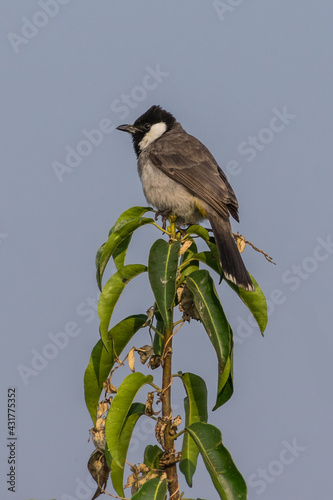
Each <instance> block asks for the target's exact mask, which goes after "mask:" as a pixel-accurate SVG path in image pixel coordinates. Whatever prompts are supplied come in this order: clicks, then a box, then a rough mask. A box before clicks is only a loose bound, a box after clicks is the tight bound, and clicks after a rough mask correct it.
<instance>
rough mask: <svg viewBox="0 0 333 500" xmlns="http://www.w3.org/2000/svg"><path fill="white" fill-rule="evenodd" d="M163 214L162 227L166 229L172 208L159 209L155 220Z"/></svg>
mask: <svg viewBox="0 0 333 500" xmlns="http://www.w3.org/2000/svg"><path fill="white" fill-rule="evenodd" d="M160 215H161V217H162V228H163V229H164V230H165V229H166V221H167V219H168V217H169V216H170V215H171V210H158V211H157V212H156V214H155V220H157V219H158V217H159V216H160Z"/></svg>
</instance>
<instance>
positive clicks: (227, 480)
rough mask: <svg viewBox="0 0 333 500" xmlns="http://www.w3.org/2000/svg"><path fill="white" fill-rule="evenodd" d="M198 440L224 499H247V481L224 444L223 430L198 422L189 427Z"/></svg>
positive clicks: (194, 437) (206, 463)
mask: <svg viewBox="0 0 333 500" xmlns="http://www.w3.org/2000/svg"><path fill="white" fill-rule="evenodd" d="M187 431H188V432H189V433H190V435H191V436H192V438H193V439H194V441H195V442H196V444H197V446H198V448H199V450H200V453H201V456H202V458H203V461H204V463H205V466H206V468H207V470H208V472H209V474H210V477H211V478H212V481H213V484H214V486H215V488H216V491H217V492H218V494H219V496H220V498H221V499H222V500H246V491H247V490H246V484H245V481H244V479H243V477H242V475H241V474H240V472H239V470H238V469H237V467H236V465H235V464H234V462H233V460H232V458H231V455H230V453H229V452H228V450H227V449H226V448H225V447H224V446H223V444H222V435H221V431H220V430H219V429H218V428H217V427H214V426H213V425H211V424H207V423H203V422H197V423H194V424H192V425H190V427H188V428H187Z"/></svg>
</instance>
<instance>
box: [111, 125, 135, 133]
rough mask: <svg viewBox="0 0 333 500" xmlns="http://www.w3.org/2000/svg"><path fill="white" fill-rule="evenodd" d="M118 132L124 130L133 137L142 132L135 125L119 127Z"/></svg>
mask: <svg viewBox="0 0 333 500" xmlns="http://www.w3.org/2000/svg"><path fill="white" fill-rule="evenodd" d="M117 130H122V131H123V132H128V133H129V134H132V135H133V134H136V133H137V132H141V130H140V129H139V128H138V127H135V126H134V125H119V127H117Z"/></svg>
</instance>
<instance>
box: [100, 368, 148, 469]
mask: <svg viewBox="0 0 333 500" xmlns="http://www.w3.org/2000/svg"><path fill="white" fill-rule="evenodd" d="M152 381H153V377H152V376H151V375H147V376H145V375H143V374H142V373H140V372H136V373H131V374H130V375H128V376H127V377H126V378H125V379H124V380H123V382H122V383H121V385H120V386H119V388H118V392H117V394H116V396H115V398H114V400H113V402H112V405H111V408H110V410H109V413H108V416H107V417H106V424H105V436H106V442H107V446H108V448H109V451H110V453H111V456H112V460H113V461H114V462H116V463H117V465H118V466H119V467H121V456H120V454H121V443H120V442H119V440H120V435H121V431H122V429H123V426H124V424H125V421H126V417H127V414H128V412H129V410H130V407H131V405H132V403H133V400H134V398H135V396H136V394H137V393H138V391H139V390H140V389H141V387H142V386H143V385H145V384H149V383H151V382H152Z"/></svg>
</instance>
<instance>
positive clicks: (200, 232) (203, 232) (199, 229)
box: [186, 224, 210, 244]
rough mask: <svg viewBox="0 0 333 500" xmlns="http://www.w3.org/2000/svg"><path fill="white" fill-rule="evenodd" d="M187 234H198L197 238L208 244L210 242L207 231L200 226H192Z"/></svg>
mask: <svg viewBox="0 0 333 500" xmlns="http://www.w3.org/2000/svg"><path fill="white" fill-rule="evenodd" d="M186 232H187V234H196V235H197V236H200V238H202V239H203V240H204V241H205V242H206V243H207V244H208V242H209V241H210V240H209V233H208V231H207V229H205V228H204V227H202V226H199V225H198V224H194V225H193V226H190V227H189V228H188V229H187V231H186Z"/></svg>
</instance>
